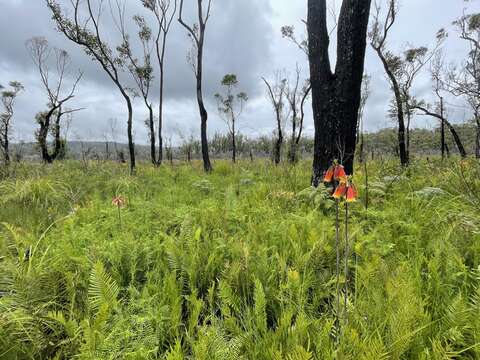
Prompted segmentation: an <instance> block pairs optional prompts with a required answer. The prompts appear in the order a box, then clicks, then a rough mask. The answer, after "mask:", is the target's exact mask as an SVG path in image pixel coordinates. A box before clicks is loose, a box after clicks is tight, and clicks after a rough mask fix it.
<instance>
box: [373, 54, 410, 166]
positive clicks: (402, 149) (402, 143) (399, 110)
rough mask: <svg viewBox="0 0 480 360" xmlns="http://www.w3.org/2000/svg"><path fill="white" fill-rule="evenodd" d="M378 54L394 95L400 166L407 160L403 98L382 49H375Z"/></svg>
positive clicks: (405, 163) (405, 164)
mask: <svg viewBox="0 0 480 360" xmlns="http://www.w3.org/2000/svg"><path fill="white" fill-rule="evenodd" d="M375 51H376V52H377V54H378V57H379V58H380V60H381V61H382V64H383V67H384V69H385V73H386V74H387V76H388V78H389V79H390V83H391V85H392V89H393V94H394V95H395V111H396V115H397V121H398V134H397V137H398V149H399V156H400V163H401V164H402V166H407V165H408V162H409V158H408V152H407V142H406V140H405V139H406V136H405V133H406V127H405V112H404V111H403V100H402V93H401V90H400V85H399V83H398V81H397V78H396V77H395V74H394V73H393V71H392V70H391V69H390V65H389V63H388V60H387V58H386V57H385V54H384V53H383V52H382V49H378V50H377V49H375Z"/></svg>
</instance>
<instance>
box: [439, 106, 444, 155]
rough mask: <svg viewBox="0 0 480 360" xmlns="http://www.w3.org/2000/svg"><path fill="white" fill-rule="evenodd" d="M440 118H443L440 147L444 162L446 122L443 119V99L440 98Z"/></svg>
mask: <svg viewBox="0 0 480 360" xmlns="http://www.w3.org/2000/svg"><path fill="white" fill-rule="evenodd" d="M440 116H441V117H442V120H441V121H442V124H441V130H440V143H441V144H440V145H441V147H442V160H444V159H445V120H444V119H443V97H441V98H440Z"/></svg>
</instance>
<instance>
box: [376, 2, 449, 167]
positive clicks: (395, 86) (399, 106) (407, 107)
mask: <svg viewBox="0 0 480 360" xmlns="http://www.w3.org/2000/svg"><path fill="white" fill-rule="evenodd" d="M387 4H388V10H387V12H386V15H385V19H383V20H382V19H381V18H380V17H381V10H382V9H381V6H380V4H379V2H378V1H377V2H376V3H375V14H374V19H373V24H372V28H371V31H370V33H369V36H370V44H371V46H372V48H373V49H374V50H375V52H376V53H377V55H378V57H379V59H380V61H381V63H382V65H383V67H384V70H385V73H386V75H387V78H388V80H389V82H390V86H391V88H392V91H393V94H394V102H393V105H394V106H393V108H392V115H393V116H394V117H395V118H396V120H397V123H398V149H399V155H400V163H401V164H402V165H403V166H407V165H408V163H409V161H410V156H409V148H410V124H411V120H412V116H413V115H414V111H415V109H414V108H413V107H412V106H411V99H412V95H411V90H412V84H413V82H414V80H415V78H416V77H417V76H418V75H419V74H420V71H421V70H422V69H423V67H424V66H425V65H426V64H427V63H428V62H429V61H430V60H431V58H432V57H433V56H434V55H435V53H436V51H437V50H438V49H439V47H440V45H441V44H442V42H443V40H444V39H445V37H446V33H445V31H444V30H443V29H441V30H440V31H438V33H437V36H436V44H435V46H434V48H433V49H432V50H429V49H428V48H427V47H425V46H421V47H417V48H415V47H410V48H408V49H406V50H405V51H404V52H403V54H402V55H400V56H399V55H395V54H394V53H393V52H391V51H389V50H388V49H387V40H388V36H389V34H390V31H391V29H392V27H393V25H394V24H395V22H396V20H397V17H398V0H388V3H387ZM405 117H406V120H407V121H406V123H405Z"/></svg>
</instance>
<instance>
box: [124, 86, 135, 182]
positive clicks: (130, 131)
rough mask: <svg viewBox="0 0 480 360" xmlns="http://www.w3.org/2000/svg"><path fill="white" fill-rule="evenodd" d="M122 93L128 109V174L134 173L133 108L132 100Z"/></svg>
mask: <svg viewBox="0 0 480 360" xmlns="http://www.w3.org/2000/svg"><path fill="white" fill-rule="evenodd" d="M122 95H123V97H124V98H125V101H126V103H127V109H128V120H127V135H128V152H129V154H130V174H131V175H133V174H135V144H134V143H133V124H132V120H133V119H132V118H133V108H132V101H131V100H130V97H129V96H128V95H127V94H126V93H125V92H124V91H123V89H122Z"/></svg>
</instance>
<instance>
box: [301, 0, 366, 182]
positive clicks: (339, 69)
mask: <svg viewBox="0 0 480 360" xmlns="http://www.w3.org/2000/svg"><path fill="white" fill-rule="evenodd" d="M370 5H371V0H344V1H343V4H342V8H341V11H340V18H339V23H338V44H337V64H336V68H335V72H334V73H332V70H331V67H330V59H329V54H328V47H329V42H330V40H329V35H328V30H327V7H326V0H309V1H308V38H309V61H310V81H311V86H312V105H313V118H314V123H315V145H314V160H313V176H312V184H313V185H314V186H318V184H319V183H320V182H321V180H322V176H323V172H324V171H325V170H326V169H327V168H328V167H329V166H330V165H331V163H332V161H333V160H334V159H338V160H340V161H342V163H343V164H344V166H345V170H346V171H347V173H348V174H352V173H353V160H354V155H355V144H356V136H357V134H356V129H357V122H358V109H359V107H360V98H361V85H362V78H363V70H364V62H365V50H366V37H367V27H368V19H369V14H370Z"/></svg>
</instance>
